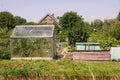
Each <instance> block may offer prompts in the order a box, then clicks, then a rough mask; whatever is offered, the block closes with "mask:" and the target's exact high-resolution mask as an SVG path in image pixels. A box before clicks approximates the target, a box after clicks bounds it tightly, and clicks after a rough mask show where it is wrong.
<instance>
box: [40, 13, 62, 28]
mask: <svg viewBox="0 0 120 80" xmlns="http://www.w3.org/2000/svg"><path fill="white" fill-rule="evenodd" d="M47 16H49V17H50V18H52V19H53V20H54V22H55V23H56V24H57V25H58V27H59V28H61V26H60V24H59V20H58V19H57V18H55V17H54V16H53V15H51V14H49V13H48V14H46V15H45V16H44V17H43V18H42V19H41V20H40V23H41V22H42V21H43V20H44V19H45V18H46V17H47Z"/></svg>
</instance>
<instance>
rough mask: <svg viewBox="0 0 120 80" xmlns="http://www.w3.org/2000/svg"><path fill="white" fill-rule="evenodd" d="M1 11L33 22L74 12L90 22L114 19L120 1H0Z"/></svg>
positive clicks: (118, 10)
mask: <svg viewBox="0 0 120 80" xmlns="http://www.w3.org/2000/svg"><path fill="white" fill-rule="evenodd" d="M1 11H9V12H10V13H12V14H13V15H14V16H21V17H23V18H25V19H27V21H33V22H39V21H40V20H41V19H42V18H43V17H44V16H45V15H46V14H47V13H50V14H52V13H54V15H55V16H62V15H63V14H64V13H65V12H69V11H74V12H77V14H78V15H80V16H82V17H83V18H84V20H85V21H88V22H91V21H93V20H95V19H101V20H105V19H111V18H115V17H116V16H117V15H118V12H120V0H0V12H1Z"/></svg>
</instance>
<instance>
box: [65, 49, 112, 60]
mask: <svg viewBox="0 0 120 80" xmlns="http://www.w3.org/2000/svg"><path fill="white" fill-rule="evenodd" d="M66 58H67V59H73V60H85V61H109V60H111V55H110V51H74V52H71V53H69V54H67V55H66Z"/></svg>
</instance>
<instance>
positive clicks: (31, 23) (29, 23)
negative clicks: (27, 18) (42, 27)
mask: <svg viewBox="0 0 120 80" xmlns="http://www.w3.org/2000/svg"><path fill="white" fill-rule="evenodd" d="M25 25H37V23H35V22H26V23H25Z"/></svg>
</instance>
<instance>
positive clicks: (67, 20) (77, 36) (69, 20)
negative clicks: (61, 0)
mask: <svg viewBox="0 0 120 80" xmlns="http://www.w3.org/2000/svg"><path fill="white" fill-rule="evenodd" d="M60 24H61V25H62V26H63V29H64V30H63V31H62V32H61V33H60V34H59V37H60V38H62V39H67V38H68V42H69V44H70V45H74V44H75V42H86V41H87V38H88V33H89V32H90V31H89V29H90V28H89V27H90V25H89V24H88V23H85V22H84V21H83V18H82V16H79V15H77V13H76V12H73V11H70V12H66V13H64V15H63V16H62V17H60Z"/></svg>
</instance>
